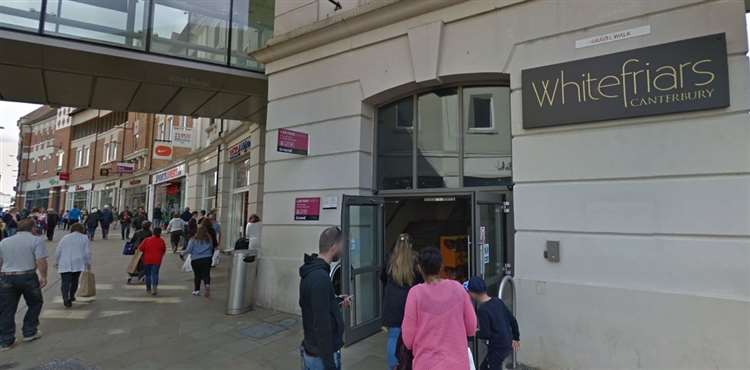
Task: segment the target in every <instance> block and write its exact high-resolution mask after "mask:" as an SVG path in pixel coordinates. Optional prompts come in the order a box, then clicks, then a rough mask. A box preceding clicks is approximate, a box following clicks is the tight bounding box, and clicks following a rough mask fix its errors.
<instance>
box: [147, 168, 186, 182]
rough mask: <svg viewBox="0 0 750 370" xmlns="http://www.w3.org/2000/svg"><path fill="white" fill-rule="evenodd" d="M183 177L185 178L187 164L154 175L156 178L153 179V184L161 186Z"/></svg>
mask: <svg viewBox="0 0 750 370" xmlns="http://www.w3.org/2000/svg"><path fill="white" fill-rule="evenodd" d="M182 176H185V164H184V163H183V164H181V165H179V166H176V167H172V168H170V169H167V170H164V171H162V172H159V173H157V174H154V178H153V181H151V183H153V184H160V183H162V182H166V181H169V180H174V179H176V178H178V177H182Z"/></svg>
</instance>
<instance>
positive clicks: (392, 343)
mask: <svg viewBox="0 0 750 370" xmlns="http://www.w3.org/2000/svg"><path fill="white" fill-rule="evenodd" d="M400 335H401V328H400V327H392V328H388V342H386V346H385V358H386V359H388V370H392V369H393V368H394V367H396V366H398V358H397V357H396V346H397V345H398V337H399V336H400Z"/></svg>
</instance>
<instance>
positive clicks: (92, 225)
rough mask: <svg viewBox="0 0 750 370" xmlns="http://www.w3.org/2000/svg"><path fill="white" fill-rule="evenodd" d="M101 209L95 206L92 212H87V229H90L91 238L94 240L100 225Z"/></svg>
mask: <svg viewBox="0 0 750 370" xmlns="http://www.w3.org/2000/svg"><path fill="white" fill-rule="evenodd" d="M99 217H100V213H99V210H98V209H97V208H96V207H94V208H92V209H91V212H90V213H88V214H86V230H88V235H89V240H94V235H95V234H96V228H97V227H98V226H99Z"/></svg>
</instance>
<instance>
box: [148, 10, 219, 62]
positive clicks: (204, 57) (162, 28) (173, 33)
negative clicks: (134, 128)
mask: <svg viewBox="0 0 750 370" xmlns="http://www.w3.org/2000/svg"><path fill="white" fill-rule="evenodd" d="M230 5H231V4H230V0H213V1H205V0H179V1H178V0H154V16H153V18H154V20H153V28H152V31H151V32H152V35H151V51H153V52H157V53H162V54H169V55H174V56H178V57H183V58H189V59H196V60H201V61H207V62H218V63H226V62H227V42H228V36H229V32H228V28H227V26H228V24H229V9H230Z"/></svg>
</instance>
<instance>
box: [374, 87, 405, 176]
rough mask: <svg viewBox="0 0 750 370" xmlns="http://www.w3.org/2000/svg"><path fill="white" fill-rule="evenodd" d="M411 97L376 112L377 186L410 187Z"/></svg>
mask: <svg viewBox="0 0 750 370" xmlns="http://www.w3.org/2000/svg"><path fill="white" fill-rule="evenodd" d="M413 121H414V98H413V97H408V98H406V99H402V100H399V101H397V102H395V103H392V104H389V105H387V106H385V107H383V108H380V109H379V110H378V187H379V188H381V189H411V188H413V187H414V186H413V184H412V183H413V163H412V158H413V148H414V132H413V130H411V128H412V127H413Z"/></svg>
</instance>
